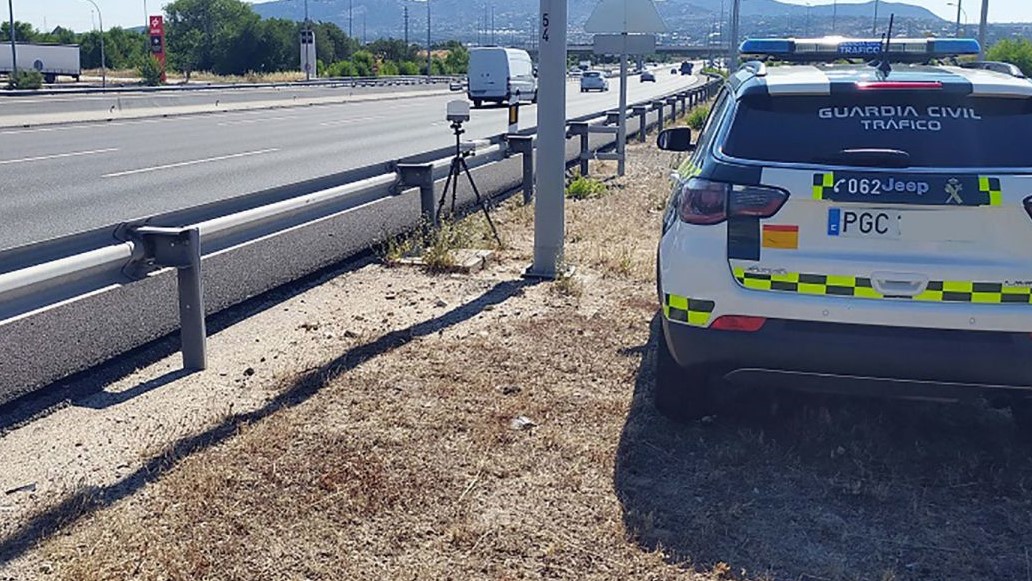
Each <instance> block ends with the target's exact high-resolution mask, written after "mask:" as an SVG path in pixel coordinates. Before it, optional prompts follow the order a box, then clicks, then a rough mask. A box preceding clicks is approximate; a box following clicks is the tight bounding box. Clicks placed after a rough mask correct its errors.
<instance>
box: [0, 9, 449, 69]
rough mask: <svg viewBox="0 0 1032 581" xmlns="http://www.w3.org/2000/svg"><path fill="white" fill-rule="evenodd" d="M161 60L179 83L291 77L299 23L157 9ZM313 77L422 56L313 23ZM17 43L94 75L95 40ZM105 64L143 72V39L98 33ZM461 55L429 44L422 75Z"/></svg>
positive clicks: (35, 38) (53, 37)
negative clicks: (53, 48) (47, 47)
mask: <svg viewBox="0 0 1032 581" xmlns="http://www.w3.org/2000/svg"><path fill="white" fill-rule="evenodd" d="M165 14H166V24H165V34H166V46H165V51H166V56H167V64H166V66H167V68H168V71H169V72H172V71H178V72H181V73H183V74H184V75H185V76H186V77H187V78H189V75H190V74H191V73H193V72H199V71H205V72H212V73H215V74H219V75H247V74H251V73H257V74H261V73H271V72H280V71H297V70H299V68H300V49H299V44H298V38H299V36H300V33H301V30H302V28H303V26H304V25H303V23H300V22H295V21H292V20H284V19H280V18H268V19H262V18H261V16H259V15H258V14H257V13H256V12H255V11H254V10H252V9H251V6H250V5H249V4H247V3H245V2H242V1H241V0H175V1H174V2H171V3H170V4H168V5H166V6H165ZM311 28H312V30H313V31H314V33H315V44H316V55H317V58H318V63H317V67H318V71H319V74H320V75H325V76H335V77H336V76H377V75H379V76H386V75H399V74H400V75H418V74H426V66H427V65H426V50H425V48H423V47H420V46H419V45H415V44H409V45H406V44H405V42H404V41H403V40H398V39H392V38H388V39H377V40H375V41H373V42H370V43H368V44H365V45H363V44H362V43H360V42H359V41H358V40H356V39H354V38H351V37H349V36H348V35H347V33H345V32H344V31H343V30H341V28H340V27H339V26H337V25H336V24H334V23H332V22H313V23H312V24H311ZM15 37H16V38H17V40H18V41H19V42H34V43H58V44H78V45H80V47H81V48H80V52H81V57H82V67H83V68H85V69H96V68H100V66H101V62H100V33H99V32H97V31H91V32H83V33H76V32H73V31H71V30H69V29H66V28H61V27H57V28H55V29H54V30H52V31H50V32H41V31H39V30H36V29H35V28H34V27H33V26H32V25H31V24H29V23H25V22H16V23H15ZM0 41H7V42H9V41H10V25H9V24H8V23H6V22H5V23H3V24H2V25H0ZM104 52H105V63H104V64H105V65H106V66H107V67H108V68H110V69H119V70H127V69H144V68H149V67H150V66H151V65H152V64H153V63H151V62H149V61H150V59H151V54H150V49H149V39H148V38H147V35H146V34H144V33H143V32H136V31H133V30H129V29H123V28H118V27H116V28H112V29H110V30H105V31H104ZM468 63H469V53H468V51H467V50H466V48H465V47H464V46H463V45H462V44H461V43H459V42H456V41H449V42H447V43H442V44H439V45H435V46H434V47H433V50H432V51H431V62H430V73H431V74H436V75H446V74H463V73H465V72H466V67H467V65H468Z"/></svg>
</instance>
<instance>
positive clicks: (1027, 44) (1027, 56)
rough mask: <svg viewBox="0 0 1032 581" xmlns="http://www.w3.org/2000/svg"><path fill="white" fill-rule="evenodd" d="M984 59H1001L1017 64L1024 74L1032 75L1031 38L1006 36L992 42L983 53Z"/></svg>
mask: <svg viewBox="0 0 1032 581" xmlns="http://www.w3.org/2000/svg"><path fill="white" fill-rule="evenodd" d="M985 58H986V60H990V61H1003V62H1005V63H1011V64H1012V65H1017V67H1018V68H1019V69H1021V72H1023V73H1025V75H1026V76H1030V77H1032V40H1029V39H1027V38H1016V39H1011V38H1007V39H1004V40H1001V41H1000V42H998V43H996V44H994V45H993V46H992V47H991V48H990V49H989V52H987V53H986V55H985Z"/></svg>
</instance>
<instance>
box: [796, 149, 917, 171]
mask: <svg viewBox="0 0 1032 581" xmlns="http://www.w3.org/2000/svg"><path fill="white" fill-rule="evenodd" d="M814 161H815V162H817V163H830V164H844V165H859V166H865V167H910V154H909V153H907V152H905V151H903V150H901V149H877V148H872V149H842V150H839V151H838V153H833V154H831V155H829V156H822V157H820V158H818V159H815V160H814Z"/></svg>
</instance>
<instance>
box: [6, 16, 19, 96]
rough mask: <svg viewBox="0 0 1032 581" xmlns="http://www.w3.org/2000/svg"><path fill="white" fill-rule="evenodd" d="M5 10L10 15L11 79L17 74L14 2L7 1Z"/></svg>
mask: <svg viewBox="0 0 1032 581" xmlns="http://www.w3.org/2000/svg"><path fill="white" fill-rule="evenodd" d="M7 9H8V10H9V11H10V13H11V78H12V79H13V78H14V77H15V76H16V75H17V74H18V45H17V44H16V43H15V38H14V37H15V36H16V35H15V34H14V0H7Z"/></svg>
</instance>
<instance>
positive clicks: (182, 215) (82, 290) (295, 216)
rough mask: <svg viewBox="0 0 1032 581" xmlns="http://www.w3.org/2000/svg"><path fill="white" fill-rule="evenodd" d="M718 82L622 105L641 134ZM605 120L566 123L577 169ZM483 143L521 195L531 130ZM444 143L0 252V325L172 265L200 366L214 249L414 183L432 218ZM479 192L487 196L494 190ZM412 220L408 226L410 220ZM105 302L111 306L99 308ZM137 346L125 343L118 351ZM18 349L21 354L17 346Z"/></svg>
mask: <svg viewBox="0 0 1032 581" xmlns="http://www.w3.org/2000/svg"><path fill="white" fill-rule="evenodd" d="M720 84H721V81H719V80H716V79H710V80H709V81H707V82H706V83H705V84H703V85H701V86H697V87H694V88H691V89H688V90H684V91H678V92H676V93H673V94H670V95H665V96H663V97H661V98H659V99H655V100H650V101H647V102H644V103H637V104H634V105H632V106H631V107H630V108H629V109H630V110H631V111H633V112H634V114H635V116H634V117H632V118H635V119H637V120H638V121H639V123H640V126H639V127H638V128H637V131H638V133H639V134H640V135H641V136H642V138H644V132H645V128H646V125H648V123H647V114H648V111H650V110H655V111H656V112H657V113H658V115H657V119H656V120H657V122H658V124H659V125H660V126H662V124H663V120H664V119H665V117H664V111H665V109H666V108H667V107H669V108H670V109H671V111H670V115H671V117H672V116H673V115H674V114H676V111H677V107H678V103H680V105H681V113H682V114H683V113H685V112H686V111H687V110H688V107H689V105H694V104H697V103H699V102H701V101H703V100H706V99H708V98H710V97H712V96H713V95H714V94H715V92H716V90H717V89H718V88H719V86H720ZM643 111H644V113H643ZM613 117H614V116H613V112H612V111H609V112H602V113H596V114H591V115H585V116H582V117H579V118H576V119H572V120H570V122H569V123H570V128H571V134H574V135H578V136H580V151H579V153H578V154H577V156H576V157H575V162H577V161H579V162H580V163H581V164H582V169H583V170H584V171H583V173H585V174H586V173H587V171H586V167H584V166H586V165H587V159H589V158H590V155H591V144H590V140H589V139H588V136H589V133H590V131H584V132H580V130H575V129H574V128H580V127H604V126H605V125H606V124H607V123H608V122H610V121H611V119H612V118H613ZM486 141H487V144H485V145H483V146H482V147H481V148H479V149H478V150H477V152H476V155H475V156H474V157H473V158H471V159H470V160H469V162H468V163H469V165H470V168H471V169H475V168H482V167H485V166H490V165H493V164H495V163H496V162H499V161H502V160H505V159H506V158H508V157H510V156H512V155H516V154H521V155H522V156H523V173H522V180H521V183H522V188H523V191H524V196H525V198H526V199H527V200H528V201H529V199H530V197H531V192H532V191H533V165H532V159H531V156H530V155H528V154H529V153H531V152H532V151H533V147H534V137H533V131H532V130H525V131H522V132H520V134H514V135H497V136H494V137H492V138H490V139H489V140H486ZM608 144H611V140H609V141H608V142H607V143H596V146H597V147H605V146H607V145H608ZM453 150H454V148H442V149H439V150H436V151H433V152H427V153H425V154H421V155H417V156H413V157H410V158H407V159H401V160H394V161H389V162H385V163H380V164H374V165H372V166H367V167H365V168H359V169H356V170H351V171H349V172H345V174H343V175H342V177H340V179H341V180H342V181H343V183H339V184H338V185H332V186H329V187H324V188H321V189H318V190H316V191H313V192H310V193H307V194H304V195H298V196H292V197H287V198H285V199H279V200H267V199H262V200H258V201H257V203H255V204H253V205H251V206H250V207H243V208H241V207H240V205H241V202H240V201H239V200H229V201H227V202H216V203H213V204H209V205H207V206H204V207H200V208H195V209H187V210H182V211H178V212H173V213H170V214H166V215H161V216H154V217H150V218H147V219H144V220H139V221H134V222H132V223H123V224H118V225H115V226H112V227H109V228H105V229H100V230H97V231H94V232H91V233H85V234H80V235H75V236H70V237H66V238H62V239H56V240H53V241H49V242H45V243H40V244H35V245H31V246H27V247H21V248H15V249H11V250H8V251H4V252H0V329H4V328H5V327H8V328H9V326H11V325H14V324H16V323H25V322H26V320H27V319H31V318H32V317H34V316H37V315H43V314H47V313H48V312H49V311H51V310H54V309H57V308H58V307H63V306H67V305H69V303H74V302H75V301H78V300H83V299H86V298H92V297H96V296H98V295H100V296H102V295H103V294H104V293H105V292H108V291H115V290H119V289H125V288H132V287H133V286H134V285H135V284H136V283H139V282H143V281H147V280H150V279H152V278H154V277H156V276H158V275H161V274H162V273H164V272H167V271H168V270H169V269H174V270H175V271H176V272H177V281H176V286H177V288H178V303H179V321H180V328H181V331H182V337H183V342H182V343H183V355H184V366H185V367H186V368H188V369H203V368H204V367H205V366H206V351H205V327H204V313H205V312H206V309H205V305H204V294H205V293H204V291H203V289H202V282H201V280H202V277H201V269H202V268H203V266H202V263H203V261H207V260H209V259H214V257H215V256H220V257H221V256H224V255H225V253H226V252H227V251H230V250H234V249H240V248H244V247H247V246H248V245H251V244H253V243H255V242H257V241H259V240H261V239H264V238H266V237H269V236H272V235H276V234H281V233H284V232H289V231H293V230H295V229H298V228H300V227H303V226H306V225H310V224H315V223H318V222H319V221H322V220H326V219H328V218H331V217H333V216H337V215H340V214H342V213H344V212H347V211H351V210H352V209H354V208H357V207H363V206H367V205H369V204H372V203H374V202H379V201H382V200H386V199H388V198H392V197H397V196H399V195H401V194H404V193H407V192H409V191H412V190H413V189H415V188H418V189H419V191H420V194H421V195H420V200H421V203H420V211H421V214H422V216H421V217H422V219H423V220H427V221H432V218H433V215H434V212H435V207H434V203H435V199H434V194H435V189H434V188H435V184H436V183H437V182H438V181H440V180H442V179H443V178H444V177H445V175H446V174H447V172H448V169H449V165H450V161H451V157H452V153H453ZM485 193H486V194H487V195H488V196H489V197H491V196H493V195H497V194H498V193H499V192H498V191H488V192H485ZM413 218H414V217H413ZM412 222H413V223H416V221H415V220H414V219H413V220H412ZM369 242H370V243H372V241H369ZM34 259H36V260H38V262H37V261H34ZM283 282H286V281H285V280H280V281H278V282H276V283H275V284H273V285H272V286H268V287H267V288H266V289H265V290H268V289H270V288H274V286H278V285H279V284H282V283H283ZM251 296H253V294H252V295H251ZM238 300H243V298H240V299H238ZM223 306H228V305H223ZM107 308H112V307H111V305H107ZM208 310H209V311H210V310H211V309H208ZM90 316H94V313H90ZM23 332H24V331H23ZM140 336H147V334H146V333H140ZM139 344H140V343H136V344H130V345H126V346H124V348H123V350H128V349H131V348H133V347H136V346H138V345H139ZM2 345H3V342H2V341H0V346H2ZM114 355H117V353H114V354H111V353H108V355H107V357H111V356H114ZM22 356H23V357H25V356H26V355H25V354H24V353H23V354H22ZM104 358H106V357H101V358H100V360H103V359H104ZM62 364H63V365H66V366H67V369H63V370H62V371H51V372H50V373H51V374H57V373H64V375H68V374H70V373H73V372H75V371H78V370H81V369H83V368H84V367H81V366H80V367H76V366H75V365H74V364H71V363H68V362H62ZM3 366H4V364H3V362H2V361H0V372H3V371H4V370H3ZM59 378H60V376H54V377H47V378H43V379H42V380H37V382H38V383H39V385H28V386H21V389H20V391H21V392H22V393H24V392H26V391H30V390H32V389H35V388H36V387H41V386H42V385H45V384H46V383H49V382H52V381H55V380H57V379H59ZM40 382H41V383H40ZM16 387H17V386H16ZM16 391H18V390H16ZM4 397H5V393H0V403H3V402H4V401H5V399H4Z"/></svg>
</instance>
